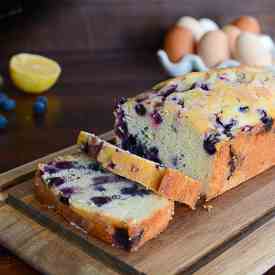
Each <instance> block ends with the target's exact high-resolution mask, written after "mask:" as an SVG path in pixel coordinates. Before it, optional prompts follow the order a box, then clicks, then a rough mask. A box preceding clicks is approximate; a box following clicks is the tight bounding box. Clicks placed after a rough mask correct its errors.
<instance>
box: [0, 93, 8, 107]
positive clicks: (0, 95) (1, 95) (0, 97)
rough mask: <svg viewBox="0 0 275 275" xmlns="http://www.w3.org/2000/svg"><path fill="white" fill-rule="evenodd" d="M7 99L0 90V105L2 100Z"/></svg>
mask: <svg viewBox="0 0 275 275" xmlns="http://www.w3.org/2000/svg"><path fill="white" fill-rule="evenodd" d="M7 99H8V97H7V95H6V94H5V93H3V92H0V105H2V104H3V102H4V101H6V100H7Z"/></svg>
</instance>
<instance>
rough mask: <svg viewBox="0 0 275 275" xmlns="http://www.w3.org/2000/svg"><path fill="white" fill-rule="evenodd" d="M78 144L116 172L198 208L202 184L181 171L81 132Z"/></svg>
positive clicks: (168, 196) (167, 196)
mask: <svg viewBox="0 0 275 275" xmlns="http://www.w3.org/2000/svg"><path fill="white" fill-rule="evenodd" d="M77 143H78V144H79V145H81V148H82V150H83V151H85V152H86V153H87V154H88V155H89V156H90V157H91V158H92V159H95V160H97V161H98V162H99V163H100V164H101V165H102V166H103V167H104V168H105V169H107V170H109V171H111V172H113V173H114V174H117V175H120V176H122V177H125V178H127V179H129V180H132V181H135V182H138V183H140V184H142V185H143V186H145V187H146V188H149V189H151V190H153V191H155V192H156V193H158V194H160V195H162V196H164V197H166V198H168V199H170V200H173V201H178V202H182V203H185V204H187V205H188V206H190V207H191V208H193V209H194V208H195V205H196V202H197V201H198V199H199V195H200V192H201V185H200V183H199V182H197V181H195V180H193V179H191V178H190V177H187V176H185V175H184V174H183V173H182V172H180V171H178V170H175V169H172V168H167V167H164V166H161V165H160V164H159V163H156V162H153V161H150V160H147V159H144V158H142V157H139V156H137V155H135V154H131V153H129V152H128V151H125V150H122V149H121V148H118V147H117V146H115V145H113V144H111V143H109V142H107V141H104V140H102V139H101V138H99V137H97V136H95V135H94V134H91V133H87V132H84V131H81V132H80V134H79V136H78V141H77Z"/></svg>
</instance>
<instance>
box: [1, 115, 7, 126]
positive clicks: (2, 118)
mask: <svg viewBox="0 0 275 275" xmlns="http://www.w3.org/2000/svg"><path fill="white" fill-rule="evenodd" d="M7 124H8V120H7V119H6V118H5V117H4V116H2V115H0V129H4V128H6V126H7Z"/></svg>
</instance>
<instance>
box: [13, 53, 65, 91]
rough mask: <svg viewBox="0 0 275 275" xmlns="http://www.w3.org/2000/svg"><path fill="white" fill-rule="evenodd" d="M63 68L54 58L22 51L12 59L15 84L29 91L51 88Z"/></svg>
mask: <svg viewBox="0 0 275 275" xmlns="http://www.w3.org/2000/svg"><path fill="white" fill-rule="evenodd" d="M60 73H61V68H60V66H59V65H58V64H57V62H55V61H54V60H52V59H49V58H46V57H43V56H41V55H35V54H27V53H21V54H17V55H14V56H13V57H12V58H11V60H10V76H11V79H12V81H13V83H14V84H15V86H16V87H17V88H18V89H20V90H23V91H25V92H27V93H42V92H44V91H46V90H48V89H49V88H51V87H52V86H53V85H54V84H55V83H56V81H57V79H58V77H59V76H60Z"/></svg>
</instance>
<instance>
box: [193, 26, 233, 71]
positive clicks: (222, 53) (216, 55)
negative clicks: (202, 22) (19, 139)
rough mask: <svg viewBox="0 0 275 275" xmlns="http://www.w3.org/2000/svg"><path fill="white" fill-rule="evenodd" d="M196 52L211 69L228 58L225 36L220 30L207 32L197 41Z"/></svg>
mask: <svg viewBox="0 0 275 275" xmlns="http://www.w3.org/2000/svg"><path fill="white" fill-rule="evenodd" d="M197 50H198V55H199V56H200V57H201V58H202V60H203V61H204V62H205V64H206V66H208V67H213V66H215V65H217V64H219V63H221V62H223V61H224V60H226V59H229V56H230V54H229V46H228V40H227V36H226V34H225V33H224V32H223V31H221V30H216V31H210V32H207V33H206V34H205V35H204V36H203V37H202V38H201V40H200V41H199V43H198V47H197Z"/></svg>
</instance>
